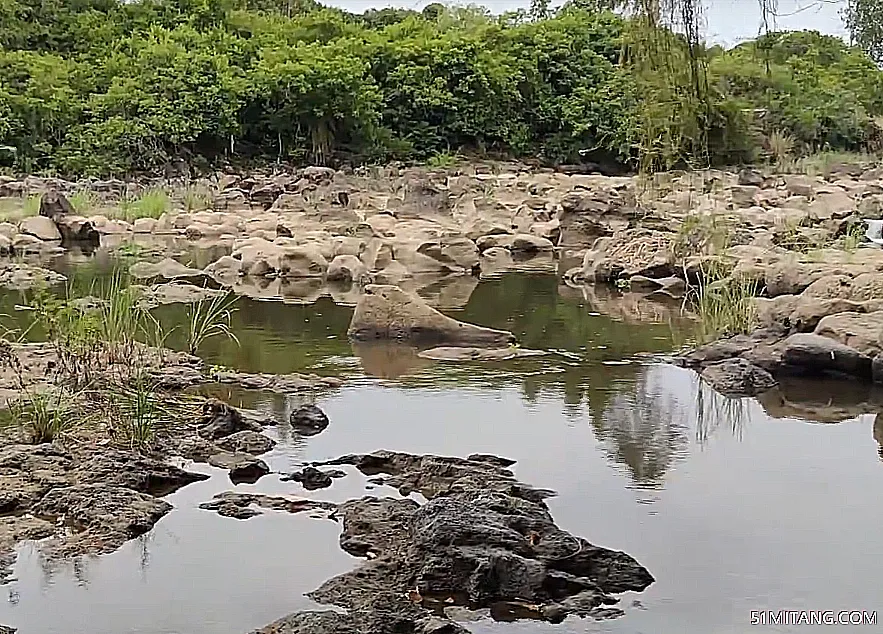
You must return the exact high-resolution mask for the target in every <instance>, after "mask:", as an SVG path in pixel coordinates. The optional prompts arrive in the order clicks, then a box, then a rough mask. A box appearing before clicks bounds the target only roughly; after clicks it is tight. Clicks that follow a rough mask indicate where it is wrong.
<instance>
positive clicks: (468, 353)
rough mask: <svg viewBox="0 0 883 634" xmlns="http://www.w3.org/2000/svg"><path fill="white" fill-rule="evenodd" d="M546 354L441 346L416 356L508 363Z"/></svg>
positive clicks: (512, 349) (515, 348)
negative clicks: (512, 360)
mask: <svg viewBox="0 0 883 634" xmlns="http://www.w3.org/2000/svg"><path fill="white" fill-rule="evenodd" d="M546 354H548V353H547V352H546V351H544V350H527V349H525V348H518V347H515V346H510V347H507V348H465V347H463V348H461V347H456V346H442V347H438V348H430V349H429V350H424V351H422V352H418V353H417V356H418V357H422V358H424V359H432V360H434V361H509V360H511V359H521V358H524V357H539V356H544V355H546Z"/></svg>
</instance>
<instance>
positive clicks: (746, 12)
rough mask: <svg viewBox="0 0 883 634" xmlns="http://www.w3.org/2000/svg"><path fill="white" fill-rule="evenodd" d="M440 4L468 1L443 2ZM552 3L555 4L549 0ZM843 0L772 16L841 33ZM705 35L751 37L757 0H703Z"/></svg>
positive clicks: (799, 0) (490, 1)
mask: <svg viewBox="0 0 883 634" xmlns="http://www.w3.org/2000/svg"><path fill="white" fill-rule="evenodd" d="M430 3H431V0H324V1H323V4H328V5H331V6H336V7H340V8H343V9H346V10H348V11H352V12H357V13H361V12H362V11H365V10H367V9H371V8H381V7H388V6H394V7H403V8H409V9H422V8H423V7H425V6H426V5H427V4H430ZM444 4H469V2H468V1H463V2H454V3H452V2H444ZM474 4H480V5H483V6H485V7H487V8H489V9H490V10H491V11H492V12H493V13H502V12H504V11H511V10H514V9H519V8H527V7H528V6H529V5H530V0H478V1H476V2H474ZM553 4H556V3H555V2H554V1H553ZM845 4H846V2H845V0H779V10H778V14H779V17H778V18H777V20H776V24H777V26H778V28H780V29H782V30H800V29H814V30H816V31H821V32H823V33H830V34H833V35H845V29H844V26H843V21H842V20H841V19H840V10H841V9H842V7H843V5H845ZM705 21H706V35H707V38H708V40H709V41H711V42H713V43H715V44H724V45H733V44H737V43H738V42H740V41H742V40H745V39H749V38H752V37H755V36H756V35H757V33H758V30H759V29H760V26H761V13H760V7H759V4H758V0H705Z"/></svg>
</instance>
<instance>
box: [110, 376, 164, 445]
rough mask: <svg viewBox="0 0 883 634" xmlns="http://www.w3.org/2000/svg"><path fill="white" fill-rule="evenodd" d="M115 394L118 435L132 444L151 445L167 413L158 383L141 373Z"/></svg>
mask: <svg viewBox="0 0 883 634" xmlns="http://www.w3.org/2000/svg"><path fill="white" fill-rule="evenodd" d="M112 396H113V398H112V402H113V405H114V409H115V412H114V413H115V414H116V416H114V418H116V419H117V420H116V423H117V424H116V425H115V427H116V429H115V435H116V436H118V437H120V438H121V439H122V440H124V441H125V442H126V443H127V444H129V445H130V446H146V445H150V444H151V443H152V442H153V441H154V440H155V439H156V435H157V429H158V427H159V425H160V424H161V423H162V421H163V420H164V418H165V417H166V414H167V412H166V409H165V408H164V407H163V396H162V395H161V394H160V393H159V390H158V387H157V385H156V384H155V383H153V382H151V381H150V380H148V379H146V378H145V377H143V376H139V377H136V379H135V380H134V381H132V383H131V384H130V385H128V386H125V387H122V388H120V389H119V390H117V391H116V392H115V393H114V394H113V395H112Z"/></svg>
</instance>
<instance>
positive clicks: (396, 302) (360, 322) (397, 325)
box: [347, 284, 515, 345]
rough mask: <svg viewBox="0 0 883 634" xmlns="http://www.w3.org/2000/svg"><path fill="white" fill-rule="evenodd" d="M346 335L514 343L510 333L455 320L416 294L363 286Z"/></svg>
mask: <svg viewBox="0 0 883 634" xmlns="http://www.w3.org/2000/svg"><path fill="white" fill-rule="evenodd" d="M347 334H348V335H349V336H350V337H351V338H353V339H356V340H367V339H411V340H420V341H431V342H433V343H453V344H461V345H469V344H490V345H501V344H502V345H505V344H508V343H513V342H514V341H515V335H513V334H512V333H511V332H506V331H502V330H493V329H491V328H483V327H481V326H475V325H473V324H467V323H464V322H461V321H457V320H456V319H452V318H450V317H448V316H446V315H443V314H442V313H440V312H439V311H437V310H435V309H434V308H432V307H431V306H429V304H427V303H426V302H425V301H424V300H423V299H421V298H420V297H418V296H417V295H416V294H411V293H406V292H405V291H403V290H402V289H401V288H399V287H397V286H385V285H379V284H371V285H369V286H366V287H365V294H364V295H363V296H362V298H361V299H360V300H359V303H358V304H357V305H356V310H355V312H354V313H353V318H352V321H350V326H349V330H348V331H347Z"/></svg>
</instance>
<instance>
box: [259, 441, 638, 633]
mask: <svg viewBox="0 0 883 634" xmlns="http://www.w3.org/2000/svg"><path fill="white" fill-rule="evenodd" d="M326 464H351V465H354V466H355V467H356V468H358V469H359V470H360V471H362V472H363V473H365V474H369V475H380V476H382V479H383V481H385V482H386V483H388V484H394V485H395V486H398V487H399V488H400V489H401V490H402V492H403V493H404V492H407V491H411V490H417V491H420V492H421V493H422V494H423V495H424V496H426V497H427V498H428V499H429V501H428V502H426V503H425V504H423V505H420V504H419V503H417V502H416V501H414V500H411V499H401V498H377V497H370V496H369V497H364V498H361V499H358V500H352V501H349V502H346V503H344V504H342V505H340V506H339V508H338V510H337V511H336V516H337V517H339V518H341V519H342V523H343V531H342V533H341V537H340V545H341V548H343V549H344V550H345V551H347V552H348V553H350V554H352V555H355V556H357V557H365V558H366V562H365V563H364V564H363V565H362V566H361V567H359V568H358V569H357V570H354V571H352V572H349V573H345V574H343V575H340V576H338V577H335V578H333V579H331V580H329V581H327V582H326V583H324V584H323V585H322V586H321V587H320V588H318V589H317V590H315V591H314V592H311V593H309V595H308V596H309V597H310V598H312V599H314V600H316V601H319V602H321V603H325V604H330V605H333V606H336V607H341V608H345V609H346V610H347V611H348V612H347V613H346V614H340V613H334V612H325V613H317V612H306V613H300V614H296V615H291V616H289V617H285V618H283V619H280V620H279V621H277V622H276V623H273V624H271V625H269V626H267V627H266V628H263V629H261V630H258V631H257V632H259V633H260V634H269V633H276V634H282V633H293V632H306V631H311V632H316V633H317V634H320V633H323V632H367V631H370V632H377V633H379V634H385V633H390V634H392V633H393V632H398V633H417V632H460V631H463V630H462V626H460V625H457V624H456V623H454V622H453V621H450V620H448V619H447V618H445V617H443V616H439V615H433V613H432V612H431V610H433V609H436V610H437V608H438V607H439V606H445V605H465V606H467V607H469V608H473V609H477V608H483V607H490V606H494V607H496V608H497V609H502V610H503V611H507V610H508V611H515V612H520V613H522V615H523V613H524V612H527V613H529V616H531V617H532V618H540V619H545V620H549V621H553V622H559V621H561V620H563V619H564V618H565V617H566V616H567V615H570V614H577V615H583V616H594V617H596V618H609V617H611V616H617V615H619V614H621V613H622V612H621V610H619V609H616V608H610V607H609V606H610V605H612V604H615V603H616V599H615V598H614V597H613V596H612V594H614V593H620V592H625V591H627V590H633V591H641V590H643V589H644V588H646V587H647V586H648V585H650V584H651V583H652V582H653V577H652V576H651V575H650V573H649V572H648V571H647V570H646V569H645V568H643V567H642V566H641V565H640V564H638V563H637V562H636V561H635V560H634V559H633V558H631V557H630V556H628V555H626V554H625V553H621V552H617V551H612V550H608V549H605V548H601V547H598V546H594V545H592V544H590V543H589V542H587V541H586V540H584V539H582V538H579V537H575V536H573V535H571V534H570V533H568V532H566V531H563V530H561V529H560V528H558V527H557V526H556V525H555V523H554V521H553V520H552V517H551V515H550V514H549V511H548V508H547V507H546V505H545V503H544V501H543V500H544V498H546V497H549V496H550V495H553V493H551V492H549V491H543V490H540V489H535V488H533V487H530V486H527V485H524V484H522V483H519V482H518V481H517V480H515V478H514V476H513V474H512V472H511V471H509V470H508V469H507V468H506V467H507V466H510V465H511V464H512V461H510V460H506V459H504V458H498V457H495V456H487V455H473V456H470V457H469V458H466V459H463V458H444V457H439V456H415V455H410V454H402V453H396V452H389V451H378V452H375V453H373V454H366V455H352V456H344V457H342V458H339V459H337V460H334V461H330V462H329V463H326ZM308 628H312V629H308Z"/></svg>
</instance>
